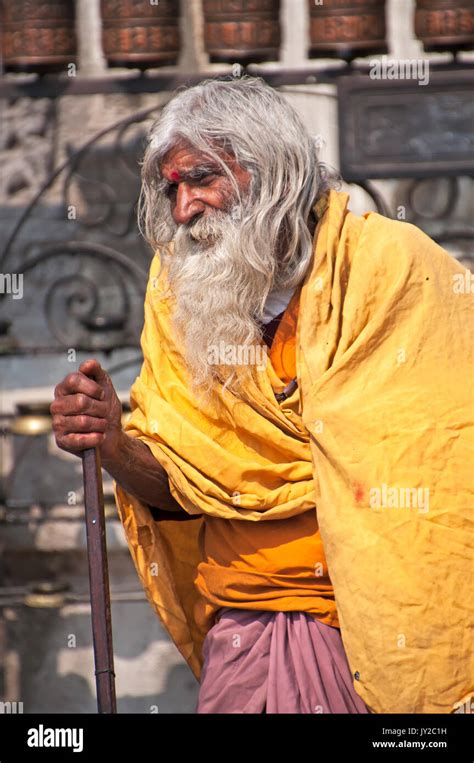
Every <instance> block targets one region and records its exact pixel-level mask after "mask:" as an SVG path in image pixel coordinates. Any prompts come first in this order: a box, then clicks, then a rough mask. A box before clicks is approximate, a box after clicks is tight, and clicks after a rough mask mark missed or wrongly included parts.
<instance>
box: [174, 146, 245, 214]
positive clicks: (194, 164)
mask: <svg viewBox="0 0 474 763" xmlns="http://www.w3.org/2000/svg"><path fill="white" fill-rule="evenodd" d="M221 157H222V159H223V160H224V162H225V163H226V165H227V166H228V167H229V169H230V170H231V172H232V174H233V175H234V178H235V180H236V182H237V185H238V187H239V190H240V193H241V195H242V196H244V195H245V192H246V191H247V189H248V187H249V184H250V179H251V177H250V173H249V172H247V171H246V170H244V169H243V168H242V167H240V166H239V165H238V164H237V162H236V161H235V159H234V158H233V157H232V156H231V155H230V154H226V153H224V152H222V154H221ZM160 170H161V174H162V176H163V179H164V182H163V192H164V193H165V195H166V196H167V198H168V199H169V201H170V205H171V214H172V216H173V220H174V222H175V224H176V225H184V226H188V227H189V228H190V227H191V226H192V223H193V222H195V221H196V219H198V218H201V217H203V218H205V217H208V216H211V215H212V214H213V213H214V212H215V211H216V210H219V211H221V212H226V211H229V209H230V207H231V206H232V203H233V202H234V200H235V198H234V197H235V192H234V188H233V187H232V183H231V181H230V179H229V178H228V177H227V175H225V173H224V172H223V171H222V169H221V167H219V165H217V164H215V163H214V162H213V161H212V160H211V159H209V158H208V157H206V156H205V154H203V153H202V152H200V151H198V150H197V149H195V148H193V147H191V146H187V145H186V144H185V143H177V144H176V146H175V147H174V148H173V149H171V150H170V151H168V153H167V154H166V155H165V157H164V159H163V162H162V164H161V167H160Z"/></svg>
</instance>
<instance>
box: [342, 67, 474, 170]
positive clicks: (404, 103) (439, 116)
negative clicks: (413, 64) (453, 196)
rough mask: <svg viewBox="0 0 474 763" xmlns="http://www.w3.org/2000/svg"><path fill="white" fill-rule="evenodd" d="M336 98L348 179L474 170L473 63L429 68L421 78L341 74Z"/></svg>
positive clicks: (344, 165) (343, 166)
mask: <svg viewBox="0 0 474 763" xmlns="http://www.w3.org/2000/svg"><path fill="white" fill-rule="evenodd" d="M338 105H339V149H340V162H341V172H342V175H343V177H344V179H345V180H346V181H348V182H352V181H358V180H365V179H367V178H403V177H405V178H407V177H408V178H409V177H419V178H422V177H436V176H439V175H470V176H472V175H474V77H473V73H472V70H462V69H461V70H460V69H456V70H453V71H449V70H448V71H430V72H429V83H428V84H427V85H421V84H419V83H418V81H417V80H413V79H412V80H406V79H405V80H402V79H390V80H389V79H384V80H372V79H370V77H367V76H362V77H360V76H356V77H354V76H351V77H341V78H340V79H339V80H338Z"/></svg>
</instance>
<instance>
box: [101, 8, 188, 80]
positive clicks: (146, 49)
mask: <svg viewBox="0 0 474 763" xmlns="http://www.w3.org/2000/svg"><path fill="white" fill-rule="evenodd" d="M101 12H102V45H103V49H104V55H105V57H106V59H107V61H108V63H109V66H126V67H132V68H134V69H146V68H148V67H155V66H166V65H173V64H176V63H177V62H178V57H179V49H180V31H179V14H180V0H159V2H158V1H157V0H155V1H154V2H153V0H101Z"/></svg>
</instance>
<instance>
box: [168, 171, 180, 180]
mask: <svg viewBox="0 0 474 763" xmlns="http://www.w3.org/2000/svg"><path fill="white" fill-rule="evenodd" d="M170 175H171V180H174V181H175V182H177V181H178V180H181V175H180V174H179V172H177V171H176V170H172V171H171V172H170Z"/></svg>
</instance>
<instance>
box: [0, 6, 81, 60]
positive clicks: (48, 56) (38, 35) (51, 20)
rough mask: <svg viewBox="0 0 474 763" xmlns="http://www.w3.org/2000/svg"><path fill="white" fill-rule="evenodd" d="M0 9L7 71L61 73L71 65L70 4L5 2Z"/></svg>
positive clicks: (72, 31)
mask: <svg viewBox="0 0 474 763" xmlns="http://www.w3.org/2000/svg"><path fill="white" fill-rule="evenodd" d="M0 8H1V12H0V15H1V25H0V26H1V28H2V33H1V47H2V52H3V61H4V67H5V69H6V70H7V71H24V72H40V73H46V72H52V71H61V70H64V69H66V67H67V66H68V65H69V64H71V63H75V60H76V35H75V28H74V3H72V2H71V1H70V0H42V1H41V2H35V0H8V2H3V3H1V4H0Z"/></svg>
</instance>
